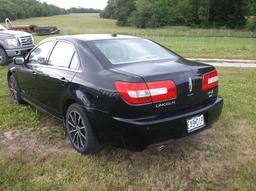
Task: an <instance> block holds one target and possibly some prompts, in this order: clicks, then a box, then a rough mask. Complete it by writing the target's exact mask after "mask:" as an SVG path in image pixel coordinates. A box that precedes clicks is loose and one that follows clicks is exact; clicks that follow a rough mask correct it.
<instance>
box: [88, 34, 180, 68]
mask: <svg viewBox="0 0 256 191" xmlns="http://www.w3.org/2000/svg"><path fill="white" fill-rule="evenodd" d="M92 43H93V45H94V46H95V47H96V48H97V49H98V50H99V51H100V52H101V53H102V54H103V55H104V56H105V57H106V58H107V59H108V60H109V61H110V62H111V63H112V64H114V65H116V64H127V63H135V62H145V61H152V60H161V59H177V58H178V56H177V55H175V54H174V53H172V52H170V51H168V50H167V49H165V48H163V47H161V46H160V45H158V44H156V43H154V42H152V41H149V40H145V39H118V40H99V41H94V42H92Z"/></svg>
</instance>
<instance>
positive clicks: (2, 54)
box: [0, 25, 35, 66]
mask: <svg viewBox="0 0 256 191" xmlns="http://www.w3.org/2000/svg"><path fill="white" fill-rule="evenodd" d="M34 46H35V43H34V39H33V36H32V35H31V34H29V33H26V32H21V31H13V30H7V29H6V28H5V27H3V26H2V25H0V66H1V65H5V64H7V63H8V60H9V59H11V58H13V57H15V56H20V55H25V54H26V53H27V52H29V51H30V50H31V49H32V48H33V47H34Z"/></svg>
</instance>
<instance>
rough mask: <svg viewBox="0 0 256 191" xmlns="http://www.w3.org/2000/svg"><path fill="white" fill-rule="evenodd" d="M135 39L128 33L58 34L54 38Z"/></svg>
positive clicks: (86, 39)
mask: <svg viewBox="0 0 256 191" xmlns="http://www.w3.org/2000/svg"><path fill="white" fill-rule="evenodd" d="M131 38H133V39H136V38H138V37H135V36H129V35H119V34H80V35H68V36H58V37H55V39H59V40H68V39H69V40H71V39H74V40H81V41H95V40H112V39H131Z"/></svg>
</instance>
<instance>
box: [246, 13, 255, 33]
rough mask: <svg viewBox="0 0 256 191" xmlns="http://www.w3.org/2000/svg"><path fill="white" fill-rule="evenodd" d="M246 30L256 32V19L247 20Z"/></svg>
mask: <svg viewBox="0 0 256 191" xmlns="http://www.w3.org/2000/svg"><path fill="white" fill-rule="evenodd" d="M246 29H248V30H250V31H253V32H256V17H251V18H248V19H247V22H246Z"/></svg>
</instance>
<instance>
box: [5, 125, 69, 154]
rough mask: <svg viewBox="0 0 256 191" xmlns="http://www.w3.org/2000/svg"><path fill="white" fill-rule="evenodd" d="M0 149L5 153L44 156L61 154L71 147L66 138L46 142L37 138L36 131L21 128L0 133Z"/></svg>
mask: <svg viewBox="0 0 256 191" xmlns="http://www.w3.org/2000/svg"><path fill="white" fill-rule="evenodd" d="M0 150H1V151H2V152H4V153H6V154H7V155H13V154H17V153H20V154H25V155H29V156H39V157H43V158H45V157H47V156H50V155H63V154H65V153H67V152H69V151H72V150H73V149H72V147H71V145H70V143H69V141H68V139H67V138H65V139H63V140H59V141H58V143H55V144H48V143H45V142H44V141H40V140H38V137H37V133H36V132H34V131H32V130H31V129H23V130H11V131H7V132H3V133H0Z"/></svg>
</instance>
